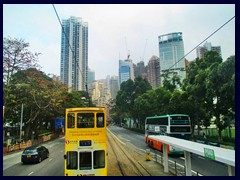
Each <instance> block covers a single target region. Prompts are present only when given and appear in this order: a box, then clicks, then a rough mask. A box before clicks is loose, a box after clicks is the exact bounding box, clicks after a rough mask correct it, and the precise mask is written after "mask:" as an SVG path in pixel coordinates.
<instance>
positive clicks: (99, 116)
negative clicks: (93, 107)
mask: <svg viewBox="0 0 240 180" xmlns="http://www.w3.org/2000/svg"><path fill="white" fill-rule="evenodd" d="M97 127H104V114H103V113H97Z"/></svg>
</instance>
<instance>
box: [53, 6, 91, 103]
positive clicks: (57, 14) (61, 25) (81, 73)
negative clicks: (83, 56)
mask: <svg viewBox="0 0 240 180" xmlns="http://www.w3.org/2000/svg"><path fill="white" fill-rule="evenodd" d="M52 6H53V9H54V11H55V13H56V16H57V18H58V21H59V24H60V25H61V27H62V31H63V33H64V35H65V38H66V39H67V42H68V46H69V47H70V49H71V51H72V54H73V56H74V58H75V63H76V61H77V58H76V55H75V53H74V51H73V49H72V47H71V45H70V43H69V39H68V37H67V34H66V32H65V30H64V28H63V25H62V23H61V20H60V18H59V16H58V13H57V10H56V8H55V6H54V4H52ZM75 46H76V45H75ZM75 66H76V65H75ZM79 70H80V72H81V74H82V77H84V76H83V73H82V71H81V69H79ZM75 74H76V72H75ZM75 86H76V80H75ZM85 86H86V91H87V94H88V88H87V83H86V85H85ZM76 89H77V87H75V90H76ZM88 96H89V95H88ZM89 104H90V103H89Z"/></svg>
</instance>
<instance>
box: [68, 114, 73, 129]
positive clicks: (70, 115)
mask: <svg viewBox="0 0 240 180" xmlns="http://www.w3.org/2000/svg"><path fill="white" fill-rule="evenodd" d="M67 127H68V128H74V127H75V114H74V113H69V114H68V116H67Z"/></svg>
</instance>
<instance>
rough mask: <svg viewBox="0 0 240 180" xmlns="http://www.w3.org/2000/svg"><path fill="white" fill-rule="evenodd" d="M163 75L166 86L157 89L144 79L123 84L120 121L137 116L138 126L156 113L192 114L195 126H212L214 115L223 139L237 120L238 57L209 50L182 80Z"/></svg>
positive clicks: (119, 99)
mask: <svg viewBox="0 0 240 180" xmlns="http://www.w3.org/2000/svg"><path fill="white" fill-rule="evenodd" d="M163 76H164V81H163V87H158V88H156V89H154V90H153V89H151V88H149V87H150V86H149V85H147V84H146V82H144V81H143V80H142V79H137V78H136V79H135V81H134V82H133V81H132V80H129V81H126V82H124V83H122V84H121V89H120V91H119V92H118V95H117V99H116V104H115V107H114V110H113V111H112V112H113V115H114V116H115V117H116V118H117V116H118V117H120V119H121V120H120V122H123V121H122V119H124V118H125V117H127V118H131V119H134V120H135V122H136V123H137V124H140V126H138V127H143V125H144V120H145V118H146V117H147V116H154V115H163V114H171V113H183V114H189V115H190V117H191V120H192V127H194V126H195V125H198V127H200V125H204V126H209V125H210V120H211V119H212V118H213V117H215V118H216V124H217V126H218V128H219V132H218V136H219V140H221V139H222V138H221V131H222V130H223V129H225V128H226V127H228V126H230V124H231V122H230V120H233V119H235V56H231V57H229V58H228V59H227V60H226V61H222V58H221V57H220V56H219V55H218V53H216V52H213V51H209V52H207V53H205V57H204V59H198V58H197V59H196V60H195V61H192V62H190V64H189V67H187V78H186V79H184V80H183V82H180V78H179V77H178V76H177V75H176V74H170V73H165V74H163ZM136 84H137V85H136ZM146 85H147V86H146ZM145 86H146V87H147V88H144V87H145ZM180 88H181V89H180ZM142 89H144V91H141V90H142Z"/></svg>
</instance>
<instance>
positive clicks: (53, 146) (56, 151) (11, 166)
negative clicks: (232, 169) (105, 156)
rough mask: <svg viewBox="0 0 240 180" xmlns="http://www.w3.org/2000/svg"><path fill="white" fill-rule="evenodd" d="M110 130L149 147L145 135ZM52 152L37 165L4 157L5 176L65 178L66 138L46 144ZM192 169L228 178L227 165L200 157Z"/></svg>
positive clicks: (140, 147) (17, 155)
mask: <svg viewBox="0 0 240 180" xmlns="http://www.w3.org/2000/svg"><path fill="white" fill-rule="evenodd" d="M108 128H109V130H110V131H111V132H112V133H114V134H115V135H116V136H117V137H118V138H119V139H120V140H121V141H123V142H124V143H125V144H126V146H128V145H129V146H130V145H133V146H135V147H136V148H137V150H136V151H139V152H145V151H146V149H149V147H147V146H146V144H145V137H144V134H139V133H136V132H133V131H129V130H127V129H124V128H121V127H117V126H110V127H108ZM44 145H45V146H46V147H47V148H48V149H49V151H50V156H49V158H47V159H45V160H43V161H42V162H41V163H37V164H26V165H25V164H24V165H23V164H22V163H21V154H22V151H19V152H16V153H13V154H10V155H7V156H4V157H3V175H4V176H63V175H64V167H63V164H64V159H63V154H64V152H63V150H64V138H60V139H57V140H55V141H50V142H47V143H45V144H44ZM151 152H152V153H157V154H158V155H161V153H160V152H158V151H154V150H153V149H151ZM169 159H171V160H172V161H174V162H176V163H178V164H182V165H184V158H183V157H169ZM191 162H192V169H193V170H194V171H196V172H198V173H199V174H201V175H204V176H228V171H227V166H226V165H225V164H222V163H219V162H216V161H213V160H210V159H205V158H204V157H201V156H198V155H194V154H192V155H191Z"/></svg>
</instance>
